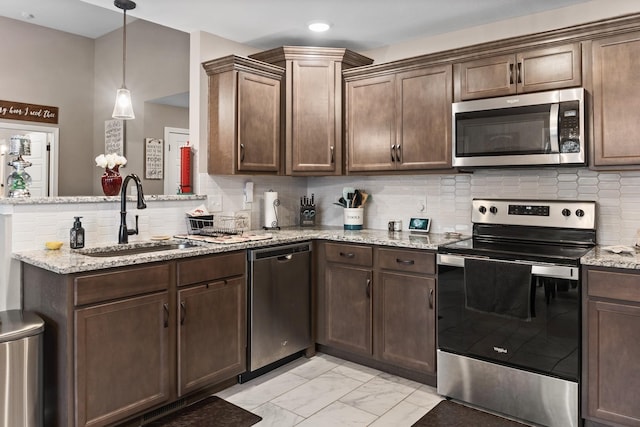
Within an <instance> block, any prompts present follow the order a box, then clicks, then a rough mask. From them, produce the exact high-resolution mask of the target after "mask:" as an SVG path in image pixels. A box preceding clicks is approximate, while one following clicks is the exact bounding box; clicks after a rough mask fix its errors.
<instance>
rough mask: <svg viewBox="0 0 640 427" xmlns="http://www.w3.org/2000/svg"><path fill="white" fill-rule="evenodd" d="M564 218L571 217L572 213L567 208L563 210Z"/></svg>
mask: <svg viewBox="0 0 640 427" xmlns="http://www.w3.org/2000/svg"><path fill="white" fill-rule="evenodd" d="M562 216H571V211H570V210H569V209H567V208H565V209H562Z"/></svg>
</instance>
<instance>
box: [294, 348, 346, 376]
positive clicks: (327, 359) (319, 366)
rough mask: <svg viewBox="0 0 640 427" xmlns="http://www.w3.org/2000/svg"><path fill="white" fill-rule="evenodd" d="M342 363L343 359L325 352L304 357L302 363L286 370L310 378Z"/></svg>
mask: <svg viewBox="0 0 640 427" xmlns="http://www.w3.org/2000/svg"><path fill="white" fill-rule="evenodd" d="M297 360H300V359H297ZM342 363H344V361H343V360H341V359H338V358H335V357H333V356H329V355H327V354H320V355H317V356H314V357H312V358H310V359H306V360H305V361H304V362H303V363H300V364H298V365H297V366H295V367H292V368H291V369H289V370H288V372H290V373H292V374H296V375H298V376H301V377H303V378H306V379H308V380H311V379H314V378H316V377H318V376H320V375H322V374H324V373H325V372H328V371H330V370H332V369H334V368H336V367H338V366H340V365H341V364H342Z"/></svg>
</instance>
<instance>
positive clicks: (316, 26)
mask: <svg viewBox="0 0 640 427" xmlns="http://www.w3.org/2000/svg"><path fill="white" fill-rule="evenodd" d="M307 27H308V28H309V29H310V30H311V31H313V32H316V33H323V32H325V31H327V30H328V29H329V28H331V24H329V23H327V22H324V21H313V22H310V23H309V25H307Z"/></svg>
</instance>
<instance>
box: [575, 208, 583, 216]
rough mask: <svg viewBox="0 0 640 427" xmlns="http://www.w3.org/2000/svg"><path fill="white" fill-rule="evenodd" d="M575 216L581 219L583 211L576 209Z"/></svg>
mask: <svg viewBox="0 0 640 427" xmlns="http://www.w3.org/2000/svg"><path fill="white" fill-rule="evenodd" d="M576 216H578V217H580V218H582V217H583V216H584V211H583V210H582V209H578V210H577V211H576Z"/></svg>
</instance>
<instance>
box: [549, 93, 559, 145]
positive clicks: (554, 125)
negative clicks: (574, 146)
mask: <svg viewBox="0 0 640 427" xmlns="http://www.w3.org/2000/svg"><path fill="white" fill-rule="evenodd" d="M559 110H560V105H559V104H557V103H555V104H551V109H550V110H549V143H550V144H551V152H552V153H554V154H558V153H560V144H559V139H558V120H559V117H558V111H559Z"/></svg>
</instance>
